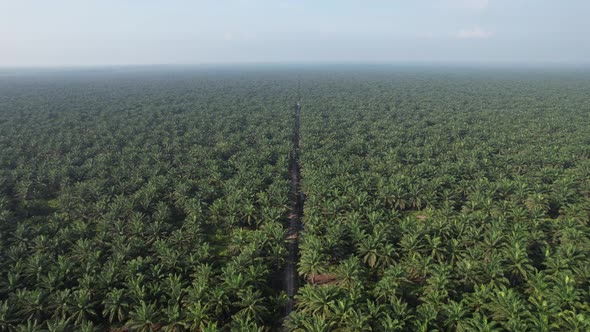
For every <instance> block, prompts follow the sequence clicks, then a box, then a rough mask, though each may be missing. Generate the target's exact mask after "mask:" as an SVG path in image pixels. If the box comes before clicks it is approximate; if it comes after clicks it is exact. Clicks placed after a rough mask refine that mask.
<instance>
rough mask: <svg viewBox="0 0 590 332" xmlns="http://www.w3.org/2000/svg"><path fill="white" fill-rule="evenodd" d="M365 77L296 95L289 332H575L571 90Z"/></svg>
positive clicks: (584, 235)
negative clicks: (300, 222) (297, 151)
mask: <svg viewBox="0 0 590 332" xmlns="http://www.w3.org/2000/svg"><path fill="white" fill-rule="evenodd" d="M372 75H373V76H372V77H365V76H363V75H359V76H358V77H356V78H349V79H348V80H347V81H345V80H342V81H335V82H329V83H325V82H324V81H318V82H316V83H315V84H316V85H315V86H313V85H312V86H309V89H308V90H307V91H306V92H305V95H306V96H309V97H307V98H306V99H305V100H304V104H303V109H304V110H305V112H303V114H302V126H301V128H302V138H301V144H302V148H301V158H302V160H301V163H302V178H303V191H304V192H305V193H306V203H305V217H304V225H305V226H304V227H305V228H304V231H303V232H302V236H301V242H300V250H301V260H300V262H299V273H300V275H301V276H302V278H303V279H304V280H305V281H306V285H305V286H304V287H302V288H301V289H300V292H299V294H298V296H297V301H298V304H297V310H296V311H295V312H294V313H293V314H292V315H291V316H290V317H289V319H288V320H287V322H286V324H287V326H288V327H289V329H291V330H296V331H333V330H342V331H396V330H403V331H430V330H457V331H469V330H481V331H495V330H509V331H527V330H529V331H554V330H578V331H584V330H587V329H589V328H590V318H589V317H588V316H587V312H588V303H590V292H589V288H588V286H589V285H590V283H589V282H590V279H589V277H590V274H589V272H590V271H589V270H588V267H587V266H588V262H589V261H590V256H589V254H588V250H589V249H590V228H589V221H590V220H589V218H590V181H589V179H590V172H589V170H590V169H589V165H590V162H589V157H590V148H589V146H590V145H588V144H587V143H588V142H589V141H588V139H589V138H590V137H589V136H588V133H589V132H590V131H589V130H588V129H589V128H590V122H589V121H588V118H587V116H586V113H587V106H585V105H586V103H587V102H588V98H587V96H586V95H585V94H584V93H583V92H582V90H580V89H579V88H576V89H574V90H571V89H570V88H568V86H570V83H571V82H569V81H568V80H569V78H568V79H563V81H562V82H561V83H560V84H561V85H559V84H556V83H555V82H549V83H548V82H547V81H545V80H544V79H543V78H542V77H535V78H534V79H533V78H532V77H531V78H528V79H527V80H526V81H524V82H523V81H516V80H513V78H511V77H510V75H509V74H506V76H505V77H501V79H500V80H499V81H494V80H490V79H488V78H484V77H478V76H477V74H476V73H471V74H469V75H468V77H467V78H460V77H453V75H452V74H445V75H442V74H441V76H440V77H437V76H436V75H435V74H432V77H431V78H430V79H429V80H428V81H427V82H424V81H422V80H421V79H420V77H419V75H416V76H415V77H412V76H411V75H409V74H407V75H406V74H399V75H400V76H399V77H392V76H387V75H383V76H380V74H372ZM447 75H449V76H447ZM367 76H369V75H368V74H367ZM368 82H370V84H369V83H368ZM310 84H311V83H310ZM584 84H585V85H586V86H588V84H589V82H588V81H584ZM547 86H550V89H548V88H547ZM424 87H428V90H424ZM467 91H469V94H473V96H470V95H469V94H467ZM506 91H510V93H506ZM541 91H543V92H541ZM533 96H534V97H533ZM565 98H567V100H566V99H565ZM318 280H319V282H318ZM326 280H327V283H324V282H325V281H326Z"/></svg>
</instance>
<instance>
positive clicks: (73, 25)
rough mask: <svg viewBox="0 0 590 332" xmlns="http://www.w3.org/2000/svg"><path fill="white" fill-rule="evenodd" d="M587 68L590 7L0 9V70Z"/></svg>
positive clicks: (232, 1) (468, 1)
mask: <svg viewBox="0 0 590 332" xmlns="http://www.w3.org/2000/svg"><path fill="white" fill-rule="evenodd" d="M331 61H335V62H349V61H353V62H395V61H418V62H420V61H435V62H438V61H441V62H447V61H452V62H463V61H475V62H565V63H576V62H585V63H588V62H590V0H389V1H387V0H274V1H271V0H211V1H199V0H192V1H189V0H186V1H185V0H161V1H156V0H96V1H90V0H88V1H85V0H37V1H34V0H0V66H31V65H35V66H54V65H110V64H198V63H227V62H231V63H235V62H331Z"/></svg>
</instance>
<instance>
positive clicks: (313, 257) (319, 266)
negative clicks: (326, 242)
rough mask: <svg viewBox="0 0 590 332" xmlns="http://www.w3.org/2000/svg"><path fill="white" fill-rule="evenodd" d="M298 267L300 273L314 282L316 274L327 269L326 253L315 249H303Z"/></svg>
mask: <svg viewBox="0 0 590 332" xmlns="http://www.w3.org/2000/svg"><path fill="white" fill-rule="evenodd" d="M297 267H298V268H297V270H298V271H299V275H300V276H303V277H305V278H307V279H308V280H312V283H313V280H314V277H315V276H316V275H318V274H322V273H324V272H326V271H327V267H326V262H325V257H324V255H322V254H321V253H319V252H318V251H315V250H305V251H302V254H301V258H300V259H299V262H298V263H297Z"/></svg>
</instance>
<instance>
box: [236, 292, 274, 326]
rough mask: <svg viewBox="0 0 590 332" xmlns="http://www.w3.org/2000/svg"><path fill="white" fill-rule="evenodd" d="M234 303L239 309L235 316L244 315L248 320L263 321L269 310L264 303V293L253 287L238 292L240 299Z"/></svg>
mask: <svg viewBox="0 0 590 332" xmlns="http://www.w3.org/2000/svg"><path fill="white" fill-rule="evenodd" d="M233 305H234V306H235V307H236V308H238V309H239V311H238V312H237V313H236V314H234V317H244V318H246V320H250V321H254V322H262V321H263V319H264V317H265V316H266V315H268V313H269V311H268V309H267V308H266V306H265V305H264V302H263V298H262V294H261V293H260V292H259V291H257V290H254V289H253V288H252V287H248V288H246V289H242V290H240V291H239V292H238V301H236V302H235V303H233Z"/></svg>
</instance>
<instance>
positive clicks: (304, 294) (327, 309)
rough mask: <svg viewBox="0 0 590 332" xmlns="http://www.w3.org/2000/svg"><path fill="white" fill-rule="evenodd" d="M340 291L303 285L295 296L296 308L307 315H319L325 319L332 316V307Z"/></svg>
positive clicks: (329, 287)
mask: <svg viewBox="0 0 590 332" xmlns="http://www.w3.org/2000/svg"><path fill="white" fill-rule="evenodd" d="M339 293H340V289H339V288H338V287H336V286H331V285H324V286H312V285H309V284H306V285H304V286H303V287H302V288H300V289H299V293H298V294H297V295H295V300H296V301H297V308H298V309H299V310H301V312H303V313H306V314H309V315H316V314H317V315H321V316H323V317H325V318H330V317H331V316H332V306H333V305H334V301H336V299H337V298H338V296H339Z"/></svg>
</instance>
